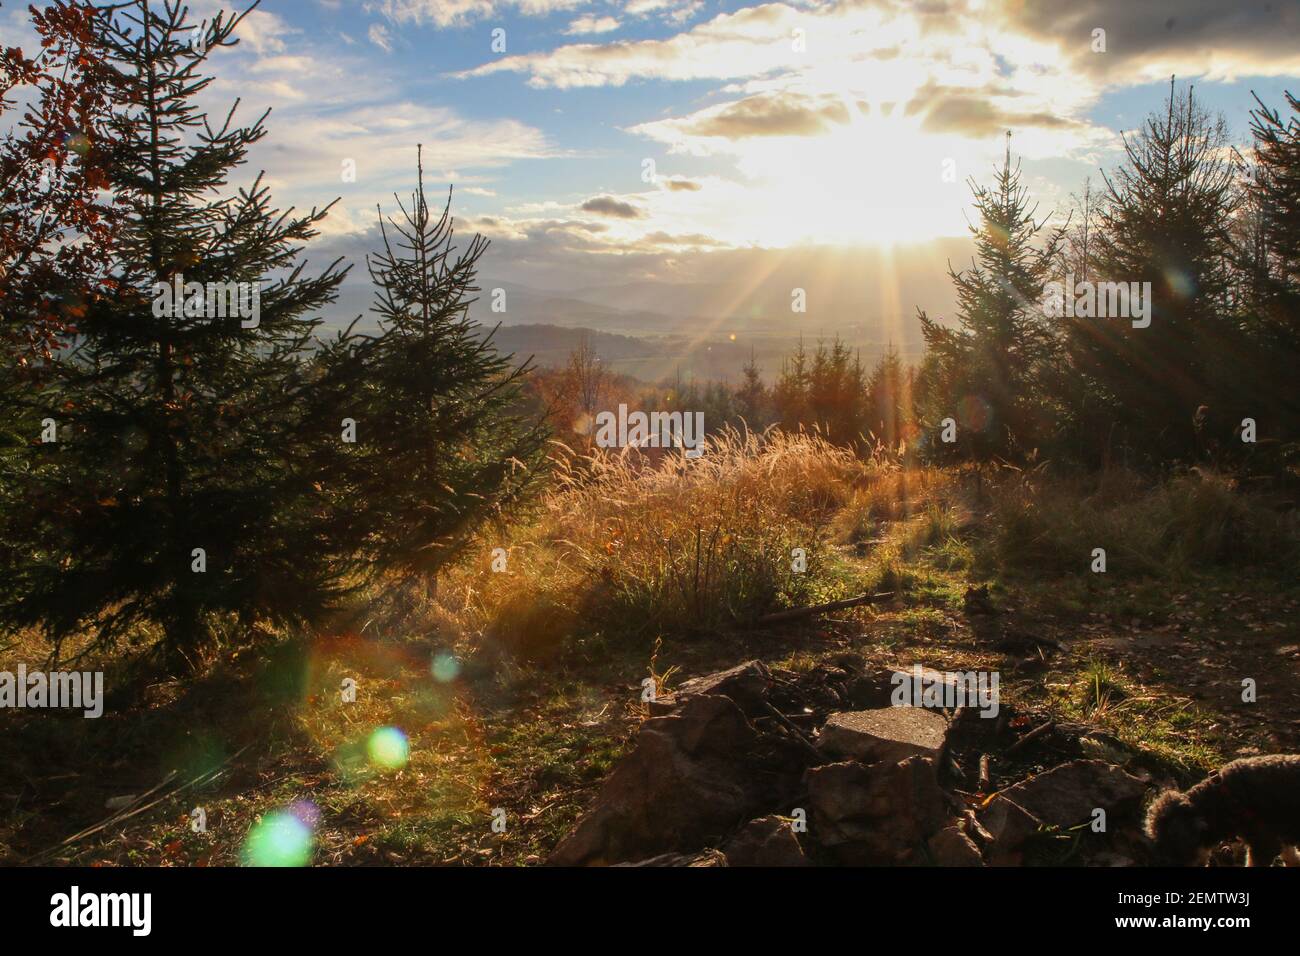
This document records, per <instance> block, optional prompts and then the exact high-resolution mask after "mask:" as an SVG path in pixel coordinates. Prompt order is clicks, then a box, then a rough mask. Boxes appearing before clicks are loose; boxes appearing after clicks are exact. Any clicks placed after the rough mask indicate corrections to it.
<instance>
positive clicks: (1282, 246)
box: [1235, 93, 1300, 442]
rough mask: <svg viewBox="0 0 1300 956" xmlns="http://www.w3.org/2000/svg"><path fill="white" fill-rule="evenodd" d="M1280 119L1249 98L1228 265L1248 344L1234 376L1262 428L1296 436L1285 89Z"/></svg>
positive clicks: (1298, 236) (1290, 155) (1293, 196)
mask: <svg viewBox="0 0 1300 956" xmlns="http://www.w3.org/2000/svg"><path fill="white" fill-rule="evenodd" d="M1286 100H1287V105H1288V106H1289V107H1290V110H1291V113H1292V115H1291V116H1290V117H1289V118H1287V119H1286V120H1285V121H1284V120H1283V118H1282V116H1281V115H1280V114H1279V113H1278V111H1277V110H1274V109H1269V108H1268V107H1267V106H1265V105H1264V103H1263V102H1261V101H1260V100H1259V98H1258V97H1256V103H1257V104H1258V108H1257V109H1255V110H1253V111H1252V112H1251V118H1252V122H1251V131H1252V133H1253V136H1254V150H1253V151H1252V158H1253V160H1254V162H1253V163H1251V164H1250V165H1249V171H1250V175H1249V177H1248V178H1247V182H1246V200H1247V201H1246V208H1245V215H1243V217H1242V219H1243V220H1244V222H1243V225H1244V228H1243V229H1242V230H1241V233H1240V234H1239V237H1238V239H1239V241H1238V242H1237V244H1236V248H1237V253H1236V256H1235V264H1236V267H1237V270H1238V277H1239V281H1240V288H1241V290H1242V294H1241V295H1240V297H1239V306H1240V316H1241V323H1242V331H1243V334H1244V335H1245V336H1246V337H1247V339H1248V340H1249V342H1250V343H1251V345H1252V346H1253V348H1252V350H1251V352H1252V354H1251V359H1252V363H1251V364H1252V366H1253V368H1252V374H1250V375H1249V376H1247V377H1246V379H1245V380H1244V381H1242V383H1241V385H1242V390H1243V392H1244V397H1245V398H1246V400H1247V404H1248V406H1249V409H1250V411H1251V413H1252V415H1253V417H1255V418H1256V419H1257V420H1258V421H1259V423H1260V428H1261V431H1262V433H1263V434H1265V435H1274V436H1277V437H1280V438H1282V439H1285V440H1288V441H1292V442H1294V441H1297V440H1300V396H1298V395H1297V392H1296V389H1295V384H1294V381H1295V370H1296V367H1297V365H1300V99H1297V98H1296V97H1294V96H1292V95H1291V94H1289V93H1288V94H1286Z"/></svg>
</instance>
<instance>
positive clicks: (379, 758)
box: [366, 727, 411, 770]
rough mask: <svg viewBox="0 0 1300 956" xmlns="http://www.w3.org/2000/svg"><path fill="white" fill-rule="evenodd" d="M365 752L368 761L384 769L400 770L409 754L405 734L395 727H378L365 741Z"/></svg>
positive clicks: (409, 749)
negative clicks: (368, 758)
mask: <svg viewBox="0 0 1300 956" xmlns="http://www.w3.org/2000/svg"><path fill="white" fill-rule="evenodd" d="M366 754H367V756H369V757H370V762H371V763H372V764H374V765H375V766H376V767H381V768H382V769H384V770H401V769H402V768H403V767H405V766H406V761H407V758H408V757H410V755H411V748H410V745H409V744H408V743H407V742H406V734H404V733H402V732H401V731H400V730H398V729H397V728H396V727H380V728H379V729H378V730H376V731H375V732H374V733H373V734H371V735H370V739H369V740H368V741H366Z"/></svg>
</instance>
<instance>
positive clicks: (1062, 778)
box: [986, 760, 1147, 829]
mask: <svg viewBox="0 0 1300 956" xmlns="http://www.w3.org/2000/svg"><path fill="white" fill-rule="evenodd" d="M1146 792H1147V786H1146V784H1145V783H1143V782H1142V781H1141V780H1139V779H1138V778H1137V777H1134V776H1133V775H1132V774H1129V773H1126V772H1125V771H1123V770H1121V769H1120V768H1119V767H1116V766H1115V765H1114V764H1109V763H1106V762H1105V761H1102V760H1072V761H1070V762H1069V763H1064V764H1061V765H1060V766H1059V767H1053V768H1052V769H1051V770H1048V771H1046V772H1044V773H1040V774H1038V775H1037V776H1035V777H1030V778H1029V779H1028V780H1025V781H1023V782H1021V783H1018V784H1016V785H1015V786H1013V787H1008V788H1007V789H1006V790H1003V791H1002V796H1004V797H1006V798H1007V799H1008V800H1011V801H1013V802H1015V803H1017V804H1019V805H1020V806H1021V807H1023V808H1024V809H1025V810H1027V811H1029V812H1030V813H1031V814H1033V815H1034V816H1036V817H1037V818H1038V819H1040V820H1042V821H1043V822H1044V823H1047V824H1052V825H1055V826H1058V827H1061V828H1062V829H1065V828H1067V827H1072V826H1075V825H1077V824H1080V823H1086V822H1088V821H1090V820H1091V819H1092V812H1093V810H1094V809H1095V808H1097V807H1100V808H1101V809H1103V810H1105V811H1106V817H1107V820H1108V822H1109V823H1110V824H1112V825H1113V823H1114V822H1115V821H1117V820H1123V819H1126V818H1129V819H1136V817H1137V813H1138V810H1139V809H1140V808H1141V805H1142V799H1143V798H1144V797H1145V796H1146ZM986 826H987V824H986Z"/></svg>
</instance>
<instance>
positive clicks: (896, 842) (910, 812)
mask: <svg viewBox="0 0 1300 956" xmlns="http://www.w3.org/2000/svg"><path fill="white" fill-rule="evenodd" d="M805 781H806V783H807V787H808V803H809V811H810V814H809V815H810V826H809V835H810V836H811V838H812V839H814V840H815V841H817V843H819V844H820V845H821V846H823V847H825V848H826V849H828V850H830V851H831V852H832V854H833V855H834V856H835V857H836V858H837V859H839V861H840V862H842V863H846V864H850V865H876V864H885V865H890V864H899V863H921V862H924V860H925V856H924V852H923V847H924V844H925V841H926V840H927V839H928V838H929V837H930V836H931V835H933V834H934V833H937V832H938V831H939V830H940V829H942V827H943V826H944V824H945V823H946V822H947V820H948V811H947V800H946V798H945V796H944V794H943V791H942V790H940V789H939V784H938V781H937V780H936V778H935V773H934V764H933V762H931V761H929V760H926V759H924V758H922V757H909V758H908V759H906V760H902V761H899V762H898V763H894V764H876V765H874V766H872V767H871V768H867V767H864V766H863V765H862V764H860V763H856V762H845V763H834V764H826V765H824V766H821V767H814V768H812V769H810V770H809V771H808V772H807V774H806V775H805Z"/></svg>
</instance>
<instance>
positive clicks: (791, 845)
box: [723, 816, 812, 866]
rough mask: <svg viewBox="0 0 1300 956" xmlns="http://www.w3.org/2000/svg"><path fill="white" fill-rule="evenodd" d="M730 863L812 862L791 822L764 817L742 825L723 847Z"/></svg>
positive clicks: (767, 864) (801, 863) (791, 863)
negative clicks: (791, 827)
mask: <svg viewBox="0 0 1300 956" xmlns="http://www.w3.org/2000/svg"><path fill="white" fill-rule="evenodd" d="M723 852H724V853H725V854H726V857H727V865H728V866H811V865H812V864H811V863H809V861H808V858H807V857H806V856H804V853H803V847H801V846H800V845H799V838H798V837H796V836H795V835H794V831H793V830H792V829H790V823H789V821H787V820H783V819H781V818H780V817H778V816H768V817H760V818H759V819H757V820H751V821H749V823H747V824H745V826H744V827H742V828H741V830H740V832H739V833H737V834H736V835H735V836H734V837H732V838H731V840H730V841H728V842H727V845H726V846H725V847H724V848H723Z"/></svg>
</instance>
